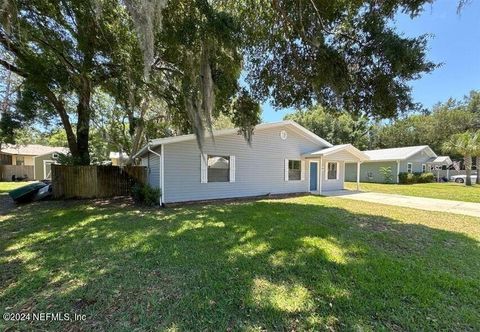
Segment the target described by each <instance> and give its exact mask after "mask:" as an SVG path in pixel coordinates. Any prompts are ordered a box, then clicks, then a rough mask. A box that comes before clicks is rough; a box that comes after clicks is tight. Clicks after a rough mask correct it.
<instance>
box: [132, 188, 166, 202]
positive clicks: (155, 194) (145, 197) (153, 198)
mask: <svg viewBox="0 0 480 332" xmlns="http://www.w3.org/2000/svg"><path fill="white" fill-rule="evenodd" d="M132 198H133V200H134V201H135V202H136V203H140V204H145V205H147V206H154V205H158V204H159V200H160V189H158V188H153V187H151V186H149V185H148V184H138V183H137V184H135V185H134V186H133V188H132Z"/></svg>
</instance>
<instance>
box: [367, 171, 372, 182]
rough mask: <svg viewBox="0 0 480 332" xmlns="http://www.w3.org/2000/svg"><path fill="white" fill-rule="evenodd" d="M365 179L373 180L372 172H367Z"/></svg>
mask: <svg viewBox="0 0 480 332" xmlns="http://www.w3.org/2000/svg"><path fill="white" fill-rule="evenodd" d="M367 178H368V179H369V180H373V172H367Z"/></svg>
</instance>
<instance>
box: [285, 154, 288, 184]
mask: <svg viewBox="0 0 480 332" xmlns="http://www.w3.org/2000/svg"><path fill="white" fill-rule="evenodd" d="M285 181H288V159H285Z"/></svg>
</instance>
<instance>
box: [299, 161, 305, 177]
mask: <svg viewBox="0 0 480 332" xmlns="http://www.w3.org/2000/svg"><path fill="white" fill-rule="evenodd" d="M300 180H302V181H305V160H302V161H301V162H300Z"/></svg>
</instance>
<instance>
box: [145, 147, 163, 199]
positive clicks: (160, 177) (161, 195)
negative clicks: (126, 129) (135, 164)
mask: <svg viewBox="0 0 480 332" xmlns="http://www.w3.org/2000/svg"><path fill="white" fill-rule="evenodd" d="M147 150H148V151H149V152H151V153H153V154H154V155H156V156H158V159H159V160H158V171H159V172H158V186H159V188H160V198H159V201H158V203H159V204H160V206H162V204H163V188H162V184H163V183H162V157H163V156H162V155H161V154H159V153H157V152H155V151H153V150H152V149H150V142H149V143H148V145H147ZM161 151H163V144H162V145H161Z"/></svg>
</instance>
